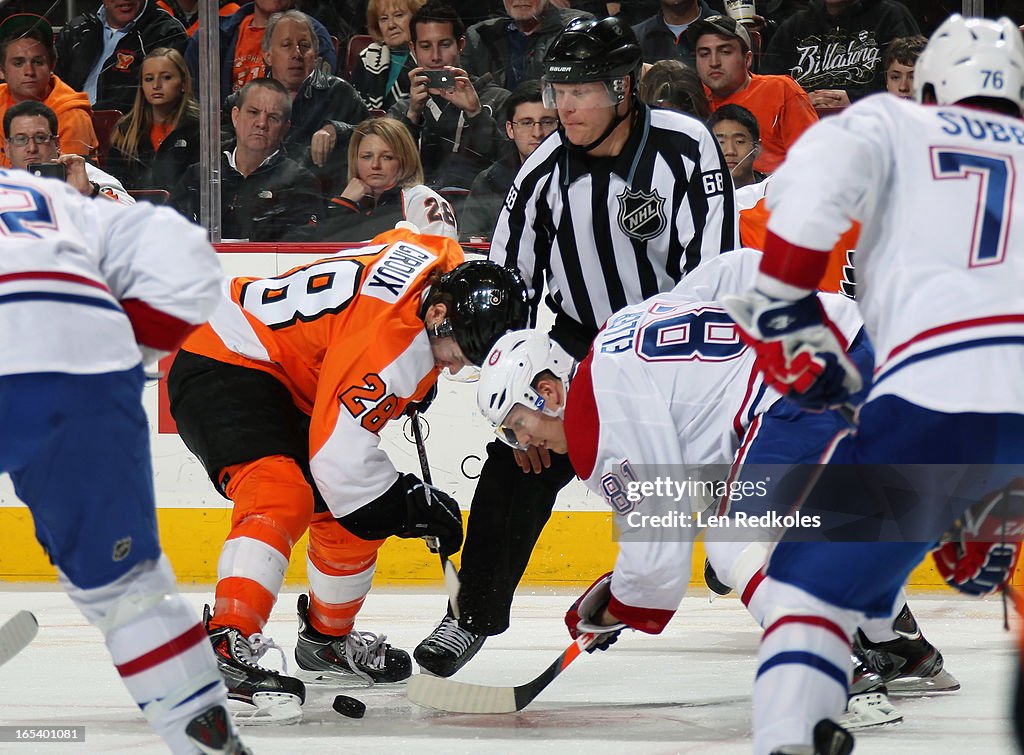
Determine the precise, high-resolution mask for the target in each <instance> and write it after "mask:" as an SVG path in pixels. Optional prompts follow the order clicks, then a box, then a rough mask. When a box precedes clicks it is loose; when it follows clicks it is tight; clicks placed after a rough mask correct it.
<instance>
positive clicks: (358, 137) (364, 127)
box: [316, 0, 459, 241]
mask: <svg viewBox="0 0 1024 755" xmlns="http://www.w3.org/2000/svg"><path fill="white" fill-rule="evenodd" d="M371 2H372V0H371ZM401 222H406V223H412V224H413V225H414V226H416V229H417V232H419V233H430V234H434V235H435V236H448V237H449V238H452V239H456V240H457V239H458V238H459V230H458V227H457V226H456V223H455V211H454V210H452V206H451V205H450V204H448V201H447V200H446V199H444V197H442V196H441V195H440V194H437V193H436V192H434V191H433V190H432V189H429V188H427V187H426V186H424V185H423V165H422V164H421V163H420V156H419V153H418V152H417V151H416V144H415V143H414V142H413V140H412V137H411V136H409V131H408V129H406V128H405V126H403V125H402V124H401V123H399V122H398V121H396V120H394V119H393V118H371V119H369V120H366V121H364V122H362V123H360V124H359V125H358V126H356V130H355V132H354V133H353V134H352V140H351V141H350V142H349V145H348V186H346V187H345V191H343V192H342V193H341V195H340V196H337V197H335V198H334V199H332V200H330V202H328V203H327V212H326V214H325V216H324V220H323V222H321V223H320V224H319V225H318V226H317V228H316V237H317V239H318V240H320V241H365V240H367V239H372V238H373V237H374V236H376V235H377V234H379V233H383V232H384V231H388V230H390V229H392V228H395V227H396V226H397V225H398V223H401Z"/></svg>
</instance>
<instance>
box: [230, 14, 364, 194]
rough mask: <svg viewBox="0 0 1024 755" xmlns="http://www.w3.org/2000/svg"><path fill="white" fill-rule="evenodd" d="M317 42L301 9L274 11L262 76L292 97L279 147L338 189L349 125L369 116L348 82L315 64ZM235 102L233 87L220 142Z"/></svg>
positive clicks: (232, 135) (323, 182)
mask: <svg viewBox="0 0 1024 755" xmlns="http://www.w3.org/2000/svg"><path fill="white" fill-rule="evenodd" d="M318 45H319V40H318V39H317V36H316V29H315V27H314V26H313V21H312V19H311V18H310V17H309V16H307V15H306V14H305V13H301V12H300V11H297V10H287V11H284V12H283V13H275V14H274V15H273V16H271V17H270V19H269V20H268V21H267V30H266V32H265V33H264V34H263V62H264V66H265V69H266V72H267V76H269V77H270V78H272V79H275V80H277V81H279V82H280V83H281V85H282V86H284V88H285V89H287V90H288V94H289V95H290V96H291V98H292V115H291V121H292V125H291V128H289V129H288V133H287V134H286V135H285V138H284V143H283V145H282V147H283V149H284V150H285V152H286V153H287V154H288V157H290V158H291V159H292V160H294V161H295V162H297V163H299V164H300V165H302V166H303V167H304V168H306V169H307V170H309V171H310V172H311V173H313V175H315V176H316V177H317V179H318V180H319V181H320V184H321V188H322V189H323V190H324V191H332V192H333V191H334V189H335V188H338V189H339V190H340V188H341V187H335V185H334V183H335V182H336V181H338V180H339V179H338V178H337V177H338V176H344V175H345V151H346V148H347V147H348V138H349V135H350V134H351V132H352V129H353V127H354V124H356V123H360V122H361V121H363V120H365V119H366V118H368V117H369V116H370V111H369V110H368V109H367V107H366V103H364V102H363V101H362V99H360V97H359V94H358V93H357V92H356V90H355V89H354V88H353V87H352V85H351V84H349V83H348V82H347V81H345V80H344V79H340V78H338V77H337V76H331V75H330V74H328V73H325V72H324V71H322V70H321V69H320V68H319V67H317V66H316V61H317V58H318V56H319V51H318ZM237 102H238V93H237V92H236V93H235V94H233V95H231V96H230V97H228V98H227V100H225V101H224V106H223V107H222V108H221V122H222V123H221V129H222V140H223V141H224V142H225V143H228V142H233V141H234V139H235V133H234V128H233V126H232V123H231V117H230V114H231V111H232V108H234V106H235V105H236V104H237Z"/></svg>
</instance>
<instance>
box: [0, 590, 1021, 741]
mask: <svg viewBox="0 0 1024 755" xmlns="http://www.w3.org/2000/svg"><path fill="white" fill-rule="evenodd" d="M695 592H700V593H701V594H700V595H695V596H693V597H688V598H687V599H686V601H685V602H684V604H683V607H682V609H681V610H680V612H679V613H678V614H677V615H676V618H675V620H674V621H673V622H672V624H671V625H670V626H669V628H668V629H667V630H666V632H665V633H664V634H663V635H662V636H659V637H650V636H647V635H642V634H639V633H635V634H629V635H627V636H624V637H623V638H622V639H621V640H620V641H619V643H618V644H617V645H616V646H615V647H613V648H612V649H611V650H609V651H608V652H605V653H595V654H593V655H590V656H586V655H585V656H582V657H580V658H579V659H577V661H576V662H575V663H574V664H573V665H572V666H571V667H569V668H568V669H567V670H566V671H565V672H564V673H563V674H562V675H561V676H560V677H559V678H558V679H556V680H555V681H554V682H553V683H552V685H551V686H550V687H548V689H547V690H546V691H545V692H544V693H542V694H541V696H540V697H539V698H538V699H537V700H536V701H535V702H534V703H533V704H532V705H530V706H529V707H528V708H527V709H526V710H524V711H522V712H520V713H515V714H511V715H485V716H472V715H456V714H445V713H437V712H434V711H429V710H424V709H420V708H418V707H417V706H415V705H413V704H411V703H409V702H408V700H406V698H405V695H404V691H403V686H402V685H397V686H391V687H384V686H379V687H376V688H374V689H372V690H366V689H360V688H356V687H349V688H345V689H342V688H338V687H333V688H327V687H310V689H309V694H308V697H307V701H306V705H305V708H304V712H305V719H304V720H303V722H302V723H300V724H297V725H295V726H283V727H274V728H270V727H265V726H264V727H259V728H256V727H247V728H246V729H245V737H246V741H247V743H248V744H249V745H250V746H251V747H252V748H253V750H254V751H255V752H257V753H275V754H276V753H302V754H303V755H320V753H335V752H337V753H347V752H352V753H359V754H360V755H367V754H369V753H401V754H402V755H414V754H415V753H435V752H436V753H445V755H456V754H457V753H484V752H486V753H525V752H529V753H531V755H532V754H533V753H586V754H587V755H596V754H597V753H659V754H660V753H702V754H704V753H707V754H709V755H717V754H721V755H727V754H728V755H731V754H732V753H747V752H749V751H750V690H751V683H752V678H753V673H754V667H755V654H756V650H757V642H758V637H759V632H758V629H757V627H755V626H754V625H753V622H752V621H751V620H750V619H749V618H748V616H747V615H746V613H745V611H744V610H743V608H742V606H741V605H740V603H739V601H737V600H735V599H728V598H726V599H718V600H716V601H715V603H714V604H711V605H709V604H708V601H707V598H706V597H705V596H704V595H703V592H704V591H703V590H697V591H695ZM186 595H187V597H188V599H189V600H190V601H191V602H192V603H193V604H194V605H195V607H196V611H197V616H198V612H199V611H200V610H201V608H202V604H203V603H204V602H205V601H208V600H209V599H210V595H209V593H208V592H206V591H203V592H189V593H186ZM570 602H571V598H570V596H568V595H566V594H553V593H551V592H549V591H540V590H538V591H530V590H525V591H522V595H521V596H520V597H518V598H517V600H516V604H515V606H514V608H513V621H512V627H511V629H509V631H507V632H506V633H504V634H502V635H500V636H498V637H494V638H491V639H490V640H488V642H487V643H486V644H485V645H484V647H483V649H482V650H481V651H480V653H479V655H478V656H477V657H476V659H474V660H473V661H472V662H471V663H470V664H469V665H468V666H466V668H465V669H463V671H462V672H460V674H459V675H458V677H457V678H459V679H463V680H465V681H470V682H475V683H480V684H520V683H523V682H525V681H527V680H529V679H531V678H533V677H534V676H535V675H536V674H538V673H540V671H541V670H542V669H543V668H545V667H546V666H547V665H548V664H549V663H550V662H551V661H553V660H554V659H555V658H556V657H557V656H558V654H559V653H560V652H561V651H562V650H563V649H564V648H565V647H566V645H567V644H568V641H569V640H568V636H567V634H566V632H565V627H564V625H563V623H562V614H563V611H564V609H565V607H566V606H567V605H568V603H570ZM443 604H444V599H443V598H442V597H440V596H439V594H429V593H423V592H397V591H375V592H374V593H372V594H371V595H370V596H369V598H368V600H367V601H366V605H365V606H364V608H363V610H362V612H361V614H360V623H359V626H360V628H362V629H365V630H370V631H376V632H385V633H386V634H387V635H388V639H389V641H391V642H392V643H394V644H395V645H397V646H399V647H402V648H405V649H407V650H409V651H410V652H411V651H412V649H413V648H414V647H415V645H416V643H418V642H419V641H420V640H421V639H422V638H423V637H424V636H426V634H427V633H429V632H430V630H431V629H432V628H433V626H434V624H435V622H436V620H437V619H439V618H440V616H441V614H442V611H443ZM294 605H295V594H294V593H288V594H284V595H282V596H281V599H280V601H279V602H278V605H277V608H276V610H275V614H274V617H273V619H272V621H271V622H270V624H269V626H268V629H267V632H268V633H269V634H270V635H271V636H273V637H274V638H275V639H276V640H277V641H278V642H279V643H280V644H281V645H282V646H283V647H284V648H285V649H286V651H287V652H288V654H289V656H290V653H291V651H292V650H293V648H294V642H295V632H296V619H295V615H294V610H293V609H294ZM911 605H912V607H913V609H914V612H915V614H916V615H917V617H918V619H919V621H920V623H921V626H922V628H923V630H924V632H925V634H926V636H927V637H928V638H929V639H930V640H931V641H932V642H933V643H935V644H936V645H937V646H939V648H940V649H941V650H942V653H943V655H944V656H945V659H946V667H947V668H948V669H949V670H950V671H951V672H952V673H953V674H954V675H955V676H957V677H958V678H959V679H960V681H961V683H962V685H963V688H962V690H961V691H960V692H957V693H952V694H946V695H942V696H938V695H936V696H932V697H930V698H916V699H906V698H904V699H900V700H897V701H896V704H897V705H898V706H899V707H900V709H901V710H902V711H903V713H904V716H905V721H904V723H902V724H899V725H895V726H891V727H886V728H881V729H875V730H868V731H865V732H862V733H860V735H859V736H858V737H857V747H856V754H857V755H883V754H885V755H888V754H889V753H893V754H894V755H918V754H921V755H923V754H924V753H928V755H933V754H934V753H957V754H958V755H959V754H962V753H986V754H991V753H1010V752H1014V749H1013V746H1012V741H1011V738H1010V722H1009V714H1008V706H1009V699H1010V693H1009V690H1010V685H1011V681H1012V673H1013V668H1014V642H1013V636H1014V635H1012V634H1007V633H1005V632H1004V631H1003V630H1002V607H1001V605H1000V602H999V600H998V599H989V600H986V601H975V600H967V599H963V600H961V599H957V598H946V597H943V598H942V599H937V598H930V597H920V598H916V599H912V600H911ZM21 608H27V609H29V610H32V611H33V612H34V613H35V614H36V616H37V617H38V619H39V623H40V630H39V636H38V637H37V638H36V640H35V642H34V643H33V644H32V645H31V646H30V647H29V648H27V649H26V650H25V651H24V652H23V653H22V654H21V655H19V656H18V657H17V658H15V659H14V660H12V661H11V662H10V663H8V664H6V665H4V666H3V667H0V724H19V725H22V724H35V725H48V726H61V725H84V726H85V727H86V741H85V742H84V743H82V744H78V745H72V744H66V743H65V744H53V745H38V744H21V743H18V744H5V743H0V752H2V753H8V752H10V753H16V754H24V753H30V752H54V753H55V752H60V753H70V754H71V755H75V754H76V753H99V752H102V753H128V752H131V753H160V752H165V750H164V748H163V746H162V744H161V743H160V741H159V740H158V739H157V738H156V737H155V736H154V735H153V734H151V733H150V731H149V729H148V727H147V725H146V722H145V720H144V719H143V717H142V715H141V714H140V713H139V711H138V709H137V708H136V707H135V705H134V704H133V703H132V701H131V700H130V698H129V697H128V694H127V692H125V690H124V688H123V687H122V686H121V684H120V680H119V678H118V676H117V674H116V672H115V671H114V669H113V667H112V666H111V665H110V662H109V659H108V657H107V654H106V649H105V647H104V646H103V643H102V641H101V638H100V635H99V633H98V631H97V630H96V629H94V628H92V627H90V626H89V625H87V624H86V622H85V621H84V619H82V617H81V616H80V615H79V614H78V612H77V611H76V610H75V609H74V607H73V606H72V604H71V602H70V601H69V600H68V599H67V598H66V597H65V596H64V595H63V593H61V592H58V591H56V590H55V589H52V590H51V589H40V588H38V587H35V586H33V587H29V588H26V589H21V588H18V587H17V586H15V587H11V586H7V588H6V589H5V590H3V591H0V619H4V618H7V617H8V616H10V615H11V614H13V613H14V612H15V611H16V610H18V609H21ZM1016 628H1017V627H1015V629H1016ZM268 658H269V656H268ZM289 660H291V659H290V658H289ZM338 692H343V693H345V694H349V695H351V696H353V697H356V698H358V699H360V700H362V701H364V702H365V703H366V705H367V711H366V716H365V717H364V718H363V719H361V720H353V719H347V718H343V717H342V716H339V715H338V714H337V713H335V712H334V711H333V710H332V709H331V701H332V700H333V699H334V695H335V694H337V693H338Z"/></svg>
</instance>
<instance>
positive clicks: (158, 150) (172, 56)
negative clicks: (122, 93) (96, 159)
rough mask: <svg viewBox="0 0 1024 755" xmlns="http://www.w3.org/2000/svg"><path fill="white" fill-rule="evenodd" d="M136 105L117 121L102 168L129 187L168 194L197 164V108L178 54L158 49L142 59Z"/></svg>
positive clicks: (163, 48)
mask: <svg viewBox="0 0 1024 755" xmlns="http://www.w3.org/2000/svg"><path fill="white" fill-rule="evenodd" d="M140 79H141V81H140V84H139V89H138V92H136V94H135V104H134V105H133V106H132V109H131V110H130V111H129V112H128V114H127V115H126V116H125V117H124V118H122V119H121V120H120V121H118V123H117V125H116V126H115V127H114V132H113V134H112V136H111V140H110V141H111V149H110V154H109V155H108V157H107V161H106V165H105V167H106V168H107V170H109V171H110V172H111V173H112V174H114V175H115V176H117V177H118V178H120V179H121V182H122V183H123V184H124V185H125V187H126V188H129V189H167V190H170V189H171V187H173V186H174V185H175V184H176V183H177V182H178V179H179V178H181V176H182V174H183V173H184V172H185V169H186V168H187V167H188V166H189V165H191V164H193V163H196V162H199V106H198V105H197V104H196V101H195V97H194V96H193V93H192V76H191V75H190V74H189V72H188V67H187V66H186V65H185V59H184V58H183V57H182V55H181V53H180V52H178V51H177V50H174V49H172V48H170V47H158V48H157V49H155V50H153V51H152V52H151V53H149V55H147V56H146V58H145V60H143V61H142V73H141V77H140Z"/></svg>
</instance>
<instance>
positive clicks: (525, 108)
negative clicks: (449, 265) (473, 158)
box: [459, 79, 558, 241]
mask: <svg viewBox="0 0 1024 755" xmlns="http://www.w3.org/2000/svg"><path fill="white" fill-rule="evenodd" d="M505 113H506V120H505V133H506V134H508V138H509V139H511V140H512V143H511V145H510V147H511V148H510V149H509V150H508V152H507V153H506V155H505V156H504V157H503V158H502V159H501V160H499V161H498V162H496V163H495V164H494V165H492V166H491V167H490V168H488V169H487V170H485V171H484V172H483V173H481V174H480V175H479V176H477V177H476V180H475V181H473V186H472V187H471V188H470V192H469V197H468V198H467V199H466V205H465V207H464V208H463V210H462V215H461V216H460V217H459V230H460V231H461V235H462V237H463V239H464V240H467V241H471V240H472V239H473V238H474V237H477V238H480V239H481V240H482V239H484V238H489V237H490V235H491V231H493V230H494V220H495V218H497V217H498V214H499V213H500V212H501V207H502V205H503V204H504V203H505V197H506V196H508V190H509V189H511V188H512V181H513V179H515V177H516V173H518V172H519V167H520V166H521V165H522V164H523V162H524V161H525V160H526V158H527V157H529V156H530V155H532V154H533V151H534V150H535V149H537V147H539V146H540V143H541V142H542V141H544V139H546V138H547V135H548V134H550V133H551V132H552V131H554V130H555V129H556V128H558V111H557V110H555V109H554V108H546V107H544V103H543V102H542V101H541V91H540V81H538V80H537V79H533V80H531V81H524V82H523V83H522V84H520V85H519V86H518V87H516V89H515V91H514V92H512V94H511V96H510V97H509V98H508V100H507V101H506V102H505Z"/></svg>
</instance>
